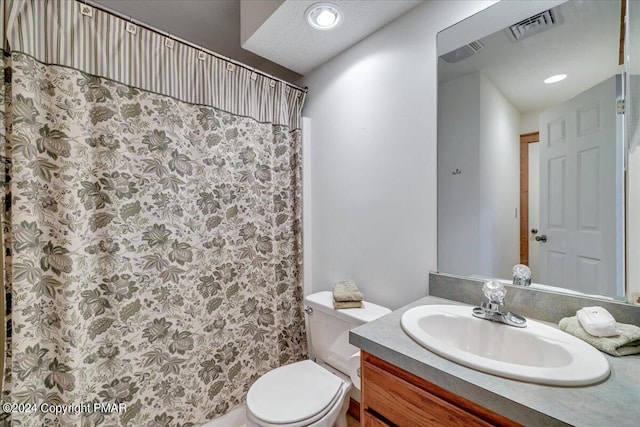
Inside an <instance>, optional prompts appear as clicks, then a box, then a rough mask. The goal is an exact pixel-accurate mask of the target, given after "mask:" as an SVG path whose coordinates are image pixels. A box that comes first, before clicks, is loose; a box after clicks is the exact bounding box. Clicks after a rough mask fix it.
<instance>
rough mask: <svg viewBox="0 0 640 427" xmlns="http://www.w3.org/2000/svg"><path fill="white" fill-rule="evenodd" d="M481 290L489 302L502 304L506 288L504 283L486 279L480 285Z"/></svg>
mask: <svg viewBox="0 0 640 427" xmlns="http://www.w3.org/2000/svg"><path fill="white" fill-rule="evenodd" d="M482 292H483V293H484V296H485V297H486V298H487V299H488V300H489V302H490V303H494V304H499V305H502V302H503V301H504V297H505V295H506V294H507V290H506V289H505V288H504V285H503V284H502V283H500V282H499V281H497V280H488V281H486V282H484V286H482Z"/></svg>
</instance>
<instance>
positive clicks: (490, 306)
mask: <svg viewBox="0 0 640 427" xmlns="http://www.w3.org/2000/svg"><path fill="white" fill-rule="evenodd" d="M482 292H483V293H484V296H485V298H486V301H483V302H482V304H480V307H474V308H473V315H474V316H475V317H478V318H480V319H485V320H491V321H492V322H499V323H504V324H505V325H509V326H515V327H516V328H525V327H526V326H527V319H525V318H524V317H522V316H520V315H518V314H513V313H512V312H510V311H506V312H505V311H503V310H502V309H503V308H504V297H505V295H506V294H507V290H506V289H505V288H504V285H502V283H500V282H499V281H497V280H489V281H487V282H485V283H484V286H482Z"/></svg>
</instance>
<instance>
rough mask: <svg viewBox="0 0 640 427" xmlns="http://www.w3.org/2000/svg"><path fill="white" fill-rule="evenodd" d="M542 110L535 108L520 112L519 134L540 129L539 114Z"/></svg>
mask: <svg viewBox="0 0 640 427" xmlns="http://www.w3.org/2000/svg"><path fill="white" fill-rule="evenodd" d="M543 111H544V110H536V111H529V112H526V113H522V114H520V134H525V133H531V132H538V131H539V130H540V114H542V112H543Z"/></svg>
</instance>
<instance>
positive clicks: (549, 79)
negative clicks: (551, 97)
mask: <svg viewBox="0 0 640 427" xmlns="http://www.w3.org/2000/svg"><path fill="white" fill-rule="evenodd" d="M566 78H567V75H566V74H556V75H555V76H551V77H547V78H546V79H544V82H545V83H546V84H551V83H558V82H560V81H562V80H564V79H566Z"/></svg>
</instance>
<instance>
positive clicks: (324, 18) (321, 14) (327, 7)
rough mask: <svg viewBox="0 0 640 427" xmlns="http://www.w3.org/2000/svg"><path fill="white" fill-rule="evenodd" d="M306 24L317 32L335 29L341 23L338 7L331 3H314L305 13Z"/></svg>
mask: <svg viewBox="0 0 640 427" xmlns="http://www.w3.org/2000/svg"><path fill="white" fill-rule="evenodd" d="M305 16H306V17H307V22H308V23H309V25H311V26H312V27H313V28H315V29H317V30H329V29H331V28H335V27H336V26H337V25H338V24H339V23H340V22H341V21H342V13H341V12H340V9H338V6H336V5H334V4H331V3H316V4H313V5H311V6H310V7H309V8H308V9H307V11H306V12H305Z"/></svg>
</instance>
